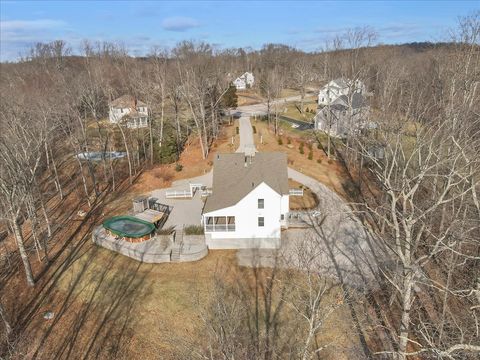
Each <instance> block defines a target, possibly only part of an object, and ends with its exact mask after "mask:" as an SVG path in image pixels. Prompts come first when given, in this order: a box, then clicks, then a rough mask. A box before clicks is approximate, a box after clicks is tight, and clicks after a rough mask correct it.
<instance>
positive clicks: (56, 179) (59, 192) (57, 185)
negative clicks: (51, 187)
mask: <svg viewBox="0 0 480 360" xmlns="http://www.w3.org/2000/svg"><path fill="white" fill-rule="evenodd" d="M49 150H50V158H51V159H52V166H53V173H54V174H55V187H56V188H57V191H58V194H59V195H60V200H63V190H62V185H61V184H60V179H59V178H58V171H57V164H56V163H55V158H54V157H53V153H52V148H51V147H49Z"/></svg>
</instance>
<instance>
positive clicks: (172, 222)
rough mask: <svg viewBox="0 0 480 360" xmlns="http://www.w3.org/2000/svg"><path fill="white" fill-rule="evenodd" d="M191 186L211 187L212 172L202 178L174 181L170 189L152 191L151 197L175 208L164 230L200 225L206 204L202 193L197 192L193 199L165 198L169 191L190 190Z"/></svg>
mask: <svg viewBox="0 0 480 360" xmlns="http://www.w3.org/2000/svg"><path fill="white" fill-rule="evenodd" d="M190 184H202V185H205V186H207V187H211V186H212V171H210V172H208V173H207V174H205V175H202V176H197V177H194V178H190V179H184V180H178V181H174V182H173V184H172V187H170V188H166V189H158V190H154V191H152V193H151V196H153V197H156V198H157V199H158V201H159V202H161V203H162V204H166V205H169V206H172V207H173V209H172V212H171V213H170V216H169V217H168V219H167V221H166V222H165V225H164V228H168V227H174V228H176V229H177V230H179V229H181V228H182V227H183V225H200V223H201V219H202V209H203V204H204V202H203V199H202V197H201V196H200V192H198V191H197V192H196V194H195V196H194V197H193V198H191V199H167V198H166V196H165V194H166V192H167V191H169V190H189V189H190V187H189V186H190Z"/></svg>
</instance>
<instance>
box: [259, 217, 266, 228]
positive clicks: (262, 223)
mask: <svg viewBox="0 0 480 360" xmlns="http://www.w3.org/2000/svg"><path fill="white" fill-rule="evenodd" d="M264 225H265V218H264V217H263V216H262V217H259V218H258V226H259V227H263V226H264Z"/></svg>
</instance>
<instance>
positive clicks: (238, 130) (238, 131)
mask: <svg viewBox="0 0 480 360" xmlns="http://www.w3.org/2000/svg"><path fill="white" fill-rule="evenodd" d="M235 131H236V133H237V135H238V134H239V133H240V129H239V128H238V126H237V128H236V129H235Z"/></svg>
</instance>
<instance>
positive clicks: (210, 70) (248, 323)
mask: <svg viewBox="0 0 480 360" xmlns="http://www.w3.org/2000/svg"><path fill="white" fill-rule="evenodd" d="M376 35H377V34H376V33H375V32H374V31H373V30H371V29H369V28H361V29H358V28H357V29H352V30H351V31H347V32H346V33H345V34H342V35H339V36H338V37H337V38H336V40H335V41H333V42H331V43H328V44H325V46H324V49H323V51H320V52H316V53H304V52H302V51H299V50H296V49H293V48H290V47H288V46H283V45H277V44H269V45H265V46H264V47H263V48H262V49H261V50H258V51H257V50H255V51H254V50H251V49H232V50H219V49H216V48H214V47H212V46H211V45H209V44H206V43H193V42H183V43H180V44H178V45H177V46H176V47H175V48H174V49H171V50H168V51H167V50H166V49H163V48H162V47H158V48H155V49H152V51H151V53H150V54H149V55H148V56H146V57H144V58H135V57H131V56H129V54H128V50H127V49H124V48H122V47H121V46H120V45H118V44H112V43H92V42H88V41H85V42H84V43H83V46H82V49H81V51H80V53H78V52H75V55H74V54H73V51H72V49H70V48H69V45H68V44H66V43H65V42H63V41H55V42H52V43H48V44H37V45H35V46H34V47H33V48H32V49H31V52H30V53H29V54H28V56H25V57H24V58H23V59H22V60H21V61H19V62H17V63H2V64H1V68H0V69H1V70H0V79H1V80H0V94H1V95H0V96H1V102H0V129H1V131H0V165H1V168H0V221H1V222H0V232H1V233H0V236H1V237H0V266H1V268H0V279H1V280H0V317H1V325H0V331H1V334H0V341H1V343H0V351H1V352H0V357H1V358H34V357H35V356H34V355H32V353H30V352H28V351H24V350H25V346H26V340H25V339H28V335H29V334H26V333H25V328H26V326H27V324H28V322H29V316H28V314H29V313H31V312H32V311H33V308H32V306H33V305H32V304H34V298H35V297H36V295H35V294H36V292H35V291H40V290H39V288H41V289H44V288H48V287H50V285H49V283H50V282H51V281H53V280H52V279H54V276H51V275H48V276H47V274H51V273H52V271H53V270H52V269H56V268H58V267H60V266H63V265H62V264H60V263H59V261H60V259H62V256H63V255H64V254H65V253H66V252H67V251H69V246H70V245H69V243H67V240H66V239H64V238H62V237H59V236H56V234H57V233H58V232H59V231H61V228H62V227H68V226H69V225H67V224H69V223H68V222H67V220H65V219H63V217H62V216H64V213H65V212H66V211H67V209H69V210H68V211H70V209H73V208H72V206H76V205H75V204H77V203H75V204H72V202H71V200H69V199H70V195H71V194H72V193H73V194H77V197H78V199H81V200H79V201H81V202H82V203H85V204H86V206H87V209H89V210H88V211H87V217H88V216H90V211H91V213H92V216H93V215H94V214H95V211H97V212H101V211H102V210H99V209H100V207H101V206H102V202H103V201H104V199H105V197H106V196H107V195H109V194H112V193H116V192H121V191H122V187H123V186H128V185H129V184H132V183H135V180H136V178H137V176H138V175H139V174H141V173H142V172H145V171H149V169H151V168H152V167H154V166H156V165H157V164H159V163H172V162H175V161H176V160H177V159H178V157H179V156H180V154H181V153H182V151H183V149H184V146H185V144H186V142H187V141H190V142H191V143H194V144H197V145H196V146H198V147H199V148H200V149H201V152H202V155H203V157H204V158H205V157H207V156H208V154H209V152H210V151H211V150H212V148H211V145H212V142H213V141H214V140H215V139H216V138H217V136H218V135H219V133H220V132H221V129H222V126H224V122H225V121H226V117H225V116H224V114H225V110H226V109H227V108H228V106H229V103H228V101H227V100H225V96H224V95H225V93H226V92H227V91H228V90H229V85H230V82H231V80H232V76H238V74H241V73H243V72H244V71H252V72H253V73H254V74H255V76H256V79H258V81H257V83H256V84H255V88H254V89H252V90H255V91H257V92H258V93H259V94H261V96H263V98H264V99H265V101H266V102H267V103H268V104H270V102H271V101H272V100H273V99H275V98H278V97H279V96H280V92H281V91H282V89H286V88H289V89H296V90H298V92H299V94H301V96H302V99H303V97H305V94H306V92H307V90H308V89H318V88H319V87H320V86H322V85H323V84H325V83H326V82H328V81H329V80H331V79H334V78H338V77H346V78H349V79H361V80H362V81H364V82H365V84H366V85H367V88H368V91H369V92H370V93H371V94H372V96H371V97H370V100H369V101H370V103H371V104H370V105H371V108H372V111H371V112H370V115H369V116H370V120H372V121H374V122H375V123H377V124H378V127H377V129H376V130H375V131H372V132H368V133H364V132H362V133H358V134H356V135H350V136H349V137H348V138H346V139H345V140H344V141H342V142H336V143H334V144H332V145H331V146H332V147H333V150H330V139H328V144H327V142H324V144H322V145H323V147H324V148H325V149H327V147H328V152H329V155H330V152H333V153H334V154H335V158H336V159H337V160H338V161H340V162H341V164H342V166H343V167H344V168H345V169H346V171H347V172H348V173H349V174H351V176H352V179H354V181H353V183H354V187H353V188H352V189H351V199H350V202H351V206H352V208H353V209H354V210H355V212H356V213H357V214H358V217H359V218H360V219H361V221H362V222H363V223H364V225H365V227H366V229H368V231H369V232H371V235H372V237H373V238H374V239H376V241H377V242H378V246H379V247H380V248H382V249H384V251H385V253H386V254H388V257H389V258H390V259H391V260H390V261H388V262H383V263H382V264H380V266H379V268H378V271H376V276H377V281H378V283H379V284H380V290H375V294H373V293H369V292H368V290H365V293H364V294H363V295H365V298H366V299H368V301H367V303H366V304H365V307H370V308H371V309H374V310H373V311H374V312H375V313H376V314H377V317H376V320H375V321H373V320H372V322H371V323H368V320H365V321H367V322H366V323H365V324H362V327H363V331H365V332H368V331H371V332H373V333H375V334H380V333H382V334H383V337H382V340H381V341H380V340H379V341H377V342H373V341H370V342H369V343H368V344H366V346H367V347H368V351H366V356H367V357H370V358H379V359H390V358H392V359H407V358H408V359H417V358H418V359H420V358H425V359H474V358H478V355H479V352H480V198H479V197H480V194H479V190H480V47H479V42H480V17H479V14H478V13H476V14H472V15H471V16H469V17H466V18H462V19H460V20H459V23H458V27H457V28H456V29H453V30H452V31H451V33H449V34H445V38H446V42H444V43H439V44H409V45H397V46H394V45H391V46H387V45H378V44H377V42H376ZM123 94H132V95H134V96H135V97H137V98H138V99H141V100H142V101H143V102H145V103H146V104H147V105H148V108H149V112H150V115H149V117H150V119H152V121H150V122H149V127H148V128H144V129H134V130H131V129H127V128H125V127H123V126H122V125H121V124H118V125H117V126H116V127H113V128H112V126H108V125H105V123H104V122H103V121H102V120H104V119H105V118H106V117H107V116H108V103H109V101H111V100H113V99H115V98H117V97H119V96H121V95H123ZM302 107H303V102H302ZM272 111H273V110H272ZM302 111H303V109H302ZM269 118H270V117H269ZM272 119H273V116H272ZM372 149H382V151H383V152H384V157H382V158H378V157H377V156H373V154H372ZM83 151H125V152H126V154H127V156H126V160H125V161H123V162H119V161H117V160H112V159H108V158H107V159H103V160H102V161H101V162H98V163H92V162H91V161H80V160H78V159H76V158H74V156H73V155H74V154H77V153H80V152H83ZM312 166H315V165H312ZM59 209H60V210H59ZM61 209H64V210H63V211H62V210H61ZM75 209H76V208H75ZM319 236H320V235H319ZM307 259H308V256H305V269H307V270H306V271H305V272H303V273H288V272H287V273H285V271H280V270H278V273H277V270H268V271H266V270H265V271H263V270H261V269H254V277H253V278H254V280H252V281H251V282H249V281H245V282H242V281H238V282H236V285H235V286H234V287H232V286H231V285H229V284H227V283H226V282H224V280H223V279H222V277H221V276H219V275H218V274H216V275H215V280H214V291H213V292H212V298H213V299H212V301H211V303H210V304H209V306H208V307H206V308H205V309H203V310H202V312H201V314H200V315H199V317H200V319H201V321H200V322H201V323H202V324H203V326H204V334H205V343H188V344H180V345H181V346H182V347H183V351H185V354H187V353H188V354H189V355H188V356H190V357H194V358H200V359H207V358H208V359H317V358H322V355H321V354H322V349H323V348H324V346H325V344H318V342H317V341H316V339H317V336H319V335H321V332H322V322H323V321H324V319H325V318H326V317H328V316H329V312H330V311H332V312H333V311H335V308H331V309H329V310H326V309H325V308H323V307H322V306H321V303H322V301H321V299H322V296H324V295H325V293H326V292H328V282H327V281H325V280H324V278H323V277H322V276H321V274H318V272H316V271H315V267H314V264H313V263H310V262H308V260H307ZM62 261H63V260H62ZM277 280H278V281H277ZM52 289H54V288H53V287H52ZM42 291H43V290H42ZM345 294H346V293H344V296H346V295H345ZM352 296H353V295H352ZM345 301H349V299H348V298H347V299H346V300H345ZM287 314H288V315H287ZM285 317H291V318H290V320H288V321H287V320H286V319H285ZM366 319H368V316H366ZM357 330H358V329H357ZM353 333H354V330H353V329H352V334H353ZM352 336H353V335H352ZM180 345H179V346H180ZM178 353H179V354H181V353H182V350H180V349H179V350H178ZM185 354H184V355H185ZM72 356H73V355H72ZM185 356H187V355H185ZM117 357H119V356H117ZM180 357H181V356H180V355H179V358H180ZM112 358H116V356H115V355H112ZM160 358H161V356H160ZM183 358H187V357H183Z"/></svg>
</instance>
